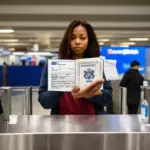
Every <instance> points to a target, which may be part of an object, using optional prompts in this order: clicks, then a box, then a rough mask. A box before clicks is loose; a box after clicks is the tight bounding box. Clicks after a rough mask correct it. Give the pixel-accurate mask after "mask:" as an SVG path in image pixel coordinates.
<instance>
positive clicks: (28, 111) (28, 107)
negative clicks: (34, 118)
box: [24, 87, 32, 115]
mask: <svg viewBox="0 0 150 150" xmlns="http://www.w3.org/2000/svg"><path fill="white" fill-rule="evenodd" d="M24 104H25V105H24V108H25V109H24V114H25V115H32V87H27V88H26V89H25V102H24Z"/></svg>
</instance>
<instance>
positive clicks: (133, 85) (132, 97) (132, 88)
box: [120, 61, 144, 114]
mask: <svg viewBox="0 0 150 150" xmlns="http://www.w3.org/2000/svg"><path fill="white" fill-rule="evenodd" d="M130 66H131V68H130V69H129V70H128V71H127V72H126V73H125V75H124V76H123V78H122V80H121V82H120V86H121V87H126V88H127V106H128V113H129V114H137V113H138V109H139V105H140V99H141V88H140V86H142V85H143V81H144V78H143V76H142V75H141V74H140V72H139V68H140V63H139V62H138V61H133V62H132V63H131V65H130Z"/></svg>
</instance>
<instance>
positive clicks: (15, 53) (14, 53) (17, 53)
mask: <svg viewBox="0 0 150 150" xmlns="http://www.w3.org/2000/svg"><path fill="white" fill-rule="evenodd" d="M12 54H13V55H24V53H23V52H13V53H12Z"/></svg>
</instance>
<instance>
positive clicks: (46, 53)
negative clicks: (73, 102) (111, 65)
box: [0, 0, 150, 150]
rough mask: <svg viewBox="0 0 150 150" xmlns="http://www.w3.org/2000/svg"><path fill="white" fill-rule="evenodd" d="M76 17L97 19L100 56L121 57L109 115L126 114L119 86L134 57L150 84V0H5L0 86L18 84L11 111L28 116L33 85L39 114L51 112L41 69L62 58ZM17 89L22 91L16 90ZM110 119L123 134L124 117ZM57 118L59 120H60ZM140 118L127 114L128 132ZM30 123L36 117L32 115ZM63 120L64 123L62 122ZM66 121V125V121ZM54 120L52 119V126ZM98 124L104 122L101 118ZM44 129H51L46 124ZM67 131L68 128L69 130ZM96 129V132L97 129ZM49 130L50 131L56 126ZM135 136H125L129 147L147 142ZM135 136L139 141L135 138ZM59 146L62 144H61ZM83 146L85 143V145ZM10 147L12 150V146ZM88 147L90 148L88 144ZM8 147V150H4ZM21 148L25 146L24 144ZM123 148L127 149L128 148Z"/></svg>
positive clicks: (1, 4) (0, 20) (0, 19)
mask: <svg viewBox="0 0 150 150" xmlns="http://www.w3.org/2000/svg"><path fill="white" fill-rule="evenodd" d="M75 19H81V20H85V21H88V22H89V23H91V25H92V26H93V27H94V31H95V33H96V35H97V39H98V43H99V46H100V49H99V50H100V54H101V55H100V56H103V57H105V58H106V59H112V60H116V61H117V64H116V67H117V71H118V74H119V79H118V80H115V81H111V83H112V88H113V102H112V103H111V104H110V105H109V106H108V107H107V108H106V109H107V113H108V115H114V114H115V115H117V114H120V102H119V99H120V95H119V94H120V93H119V90H120V87H119V84H120V80H121V79H122V77H123V75H124V74H125V72H126V71H127V70H128V69H129V68H130V63H131V62H132V61H134V60H136V61H139V63H140V73H141V74H142V75H143V76H144V80H146V81H148V85H150V59H149V58H150V1H149V0H142V1H140V0H136V1H133V0H113V1H111V0H92V1H91V0H82V1H81V0H76V1H70V0H64V1H60V0H55V1H54V0H52V1H51V0H42V1H41V0H36V1H35V0H19V1H18V0H2V1H0V87H5V86H8V87H12V93H11V105H12V112H11V115H22V113H23V107H22V106H23V102H24V100H25V90H24V88H26V87H32V88H33V91H32V100H33V104H32V107H33V115H50V110H49V109H48V110H46V109H43V108H42V106H41V105H40V103H39V102H38V89H39V84H40V78H41V73H42V70H43V67H44V65H45V64H46V63H47V61H48V59H57V53H58V48H59V44H60V42H61V40H62V37H63V35H64V31H65V30H66V28H67V26H68V24H69V23H70V22H71V21H72V20H75ZM16 88H18V89H17V90H16ZM13 89H14V90H13ZM0 98H3V92H2V91H0ZM139 114H140V110H139ZM109 117H110V116H108V119H106V120H105V116H104V117H103V121H104V123H105V122H109V121H110V122H109V123H111V125H112V128H111V130H110V131H111V132H114V131H113V129H115V131H117V132H118V130H119V132H120V131H122V129H124V127H123V128H121V129H120V128H119V127H120V126H119V127H118V126H117V127H118V129H116V128H115V123H116V122H117V121H118V120H117V119H118V118H117V119H116V118H115V117H114V116H113V117H114V118H113V119H116V120H117V121H116V122H114V121H111V119H112V118H109ZM127 117H128V116H127ZM34 119H35V124H31V125H33V126H36V119H37V118H36V117H35V118H34V116H33V120H34ZM40 119H41V118H40ZM40 119H39V120H40ZM67 119H68V118H67ZM67 119H66V120H67ZM113 119H112V120H113ZM20 120H21V118H20ZM25 120H26V118H25ZM47 120H48V119H47ZM52 120H53V119H52ZM54 120H55V121H56V119H54ZM137 120H138V119H134V118H133V120H132V119H131V118H125V121H126V122H129V124H128V126H127V127H128V128H125V130H126V131H125V132H130V130H131V128H130V124H131V123H132V122H134V121H135V122H136V121H137ZM21 121H22V120H21ZM30 121H32V118H31V120H30ZM59 121H60V122H61V120H59ZM119 121H120V120H119ZM119 121H118V122H119ZM120 122H121V123H122V124H123V125H124V124H125V123H126V122H124V120H121V121H120ZM0 123H1V120H0ZM61 123H62V122H61ZM61 123H60V126H61V125H62V124H61ZM50 124H51V122H49V124H48V125H50ZM97 125H99V122H98V124H97ZM102 125H104V124H102ZM0 126H1V124H0ZM45 126H46V125H45ZM45 126H44V127H45ZM79 126H80V125H79ZM135 126H136V125H135V124H134V125H133V126H132V128H133V129H134V127H135ZM46 127H47V126H46ZM77 127H78V124H77ZM102 127H103V129H108V126H107V125H106V128H105V127H104V126H102ZM42 128H43V127H42ZM87 128H88V127H87ZM2 130H6V131H7V129H6V128H5V129H3V128H2V129H1V128H0V136H1V133H3V131H2ZM42 130H44V131H46V128H45V129H42ZM64 130H66V131H68V130H69V129H64ZM93 130H94V131H96V129H93ZM34 131H36V129H35V130H34ZM48 131H49V132H50V131H51V129H49V130H48ZM134 131H135V132H137V131H139V130H138V129H135V130H133V132H134ZM123 133H124V130H123ZM112 136H113V135H112ZM134 136H135V135H134ZM147 136H148V137H147V141H146V142H147V143H149V142H148V140H149V138H150V137H149V134H147ZM0 139H1V137H0ZM20 139H22V138H20ZM39 139H40V138H39ZM39 139H38V140H37V141H39ZM68 139H69V138H68V137H67V138H66V137H65V138H64V141H65V142H66V141H69V140H68ZM78 139H80V138H78ZM108 139H109V135H108ZM114 139H115V138H114ZM118 139H119V137H118ZM120 139H121V138H120ZM124 139H125V140H124ZM133 139H134V140H131V139H130V138H129V139H128V137H125V138H122V139H121V140H122V141H126V140H127V141H126V144H125V147H126V145H127V149H128V150H129V149H130V146H131V145H132V144H131V141H132V142H133V143H136V145H137V143H140V142H137V141H138V140H141V139H142V137H140V138H139V137H136V138H135V137H134V138H133ZM143 139H144V138H143ZM58 140H60V141H61V138H58ZM101 140H102V141H104V140H106V141H107V138H106V139H105V137H103V138H101ZM112 140H113V138H112V137H110V140H109V142H110V143H109V145H111V141H112ZM130 140H131V141H130ZM135 140H136V142H134V141H135ZM10 141H11V140H10ZM45 141H46V138H45ZM54 141H55V140H54ZM97 141H98V140H97ZM97 141H96V142H97ZM118 141H119V140H118ZM61 142H62V141H61ZM127 142H128V144H127ZM0 143H1V142H0ZM10 143H11V142H10ZM10 143H9V144H10ZM12 143H13V142H12ZM39 143H40V142H39ZM54 143H55V142H54ZM72 143H73V142H72ZM87 143H88V142H87ZM116 143H117V142H116ZM9 144H8V145H9ZM21 144H22V143H21ZM21 144H20V145H21ZM105 144H106V143H105V142H104V143H103V145H104V147H105V148H104V149H106V150H108V149H109V148H110V147H109V148H108V146H107V145H105ZM5 145H7V144H5ZM10 145H11V144H10ZM22 145H23V144H22ZM37 145H38V144H37ZM55 145H57V144H56V143H55ZM62 145H63V144H62ZM68 145H69V144H68ZM77 145H78V144H76V145H75V147H76V146H77ZM79 145H82V144H81V143H80V144H79ZM115 145H118V144H114V145H113V144H112V147H113V146H115ZM128 145H130V146H128ZM133 145H134V144H133ZM133 145H132V146H133ZM141 145H142V144H141ZM143 145H144V144H143ZM13 146H14V145H13ZM63 146H64V145H63ZM0 147H1V146H0ZM10 147H11V146H10ZM10 147H9V149H8V150H10V149H11V148H10ZM14 147H15V146H14ZM20 147H21V146H20ZM24 147H25V146H24ZM39 147H40V146H39ZM58 147H59V145H58ZM93 147H94V146H93ZM133 147H134V149H138V147H136V146H133ZM145 147H146V146H145ZM147 147H148V146H147ZM84 148H86V149H88V148H87V147H84ZM117 148H118V147H117V146H116V150H118V149H117ZM64 149H65V148H64ZM120 149H122V148H120ZM0 150H1V148H0ZM2 150H4V149H3V148H2ZM5 150H7V149H5ZM12 150H14V149H12ZM16 150H19V146H18V148H17V149H16ZM37 150H38V149H37ZM66 150H67V149H66ZM112 150H113V149H112ZM123 150H126V149H125V148H124V149H123ZM139 150H140V149H139ZM143 150H145V149H143Z"/></svg>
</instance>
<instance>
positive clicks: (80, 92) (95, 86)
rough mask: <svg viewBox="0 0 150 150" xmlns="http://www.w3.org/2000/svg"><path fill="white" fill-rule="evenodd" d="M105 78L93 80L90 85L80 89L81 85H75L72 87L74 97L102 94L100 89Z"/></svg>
mask: <svg viewBox="0 0 150 150" xmlns="http://www.w3.org/2000/svg"><path fill="white" fill-rule="evenodd" d="M103 82H104V80H103V79H99V80H96V81H94V82H91V83H90V84H89V85H88V86H86V87H84V88H83V89H80V88H79V87H74V88H73V89H72V95H73V97H74V98H82V97H84V98H90V97H93V96H96V95H101V94H102V91H101V90H100V88H101V86H102V84H103Z"/></svg>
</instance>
